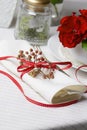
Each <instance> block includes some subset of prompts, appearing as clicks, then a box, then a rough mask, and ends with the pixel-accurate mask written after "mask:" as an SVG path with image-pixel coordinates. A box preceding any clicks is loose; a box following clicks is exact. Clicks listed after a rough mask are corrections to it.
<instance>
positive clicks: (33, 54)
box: [18, 48, 54, 79]
mask: <svg viewBox="0 0 87 130" xmlns="http://www.w3.org/2000/svg"><path fill="white" fill-rule="evenodd" d="M18 59H19V60H20V65H22V64H23V62H22V61H21V59H25V60H27V61H30V62H34V63H40V62H45V61H46V62H47V63H49V61H48V60H47V59H46V58H45V57H44V56H43V53H42V51H41V50H38V49H35V50H34V49H32V48H30V49H29V51H25V52H24V51H23V50H20V51H19V54H18ZM49 65H50V63H49ZM38 74H41V75H42V76H43V78H44V79H47V78H48V79H51V78H54V70H53V69H52V68H51V67H49V68H46V69H44V68H37V67H35V68H34V69H32V70H31V71H30V72H29V75H31V76H32V77H36V76H37V75H38Z"/></svg>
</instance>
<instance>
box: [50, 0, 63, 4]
mask: <svg viewBox="0 0 87 130" xmlns="http://www.w3.org/2000/svg"><path fill="white" fill-rule="evenodd" d="M50 1H51V3H52V4H53V5H55V4H57V3H62V2H63V0H50Z"/></svg>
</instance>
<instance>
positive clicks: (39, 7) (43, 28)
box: [15, 0, 51, 45]
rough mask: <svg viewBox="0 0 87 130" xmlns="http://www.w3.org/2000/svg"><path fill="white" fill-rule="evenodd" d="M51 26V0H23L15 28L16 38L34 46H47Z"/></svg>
mask: <svg viewBox="0 0 87 130" xmlns="http://www.w3.org/2000/svg"><path fill="white" fill-rule="evenodd" d="M50 25H51V9H50V0H22V4H21V6H20V9H19V13H18V17H17V23H16V28H15V38H16V39H23V40H27V41H29V43H30V44H32V45H45V44H46V43H47V40H48V38H49V32H50Z"/></svg>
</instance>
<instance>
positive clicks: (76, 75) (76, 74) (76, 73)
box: [75, 65, 87, 93]
mask: <svg viewBox="0 0 87 130" xmlns="http://www.w3.org/2000/svg"><path fill="white" fill-rule="evenodd" d="M84 67H87V65H82V66H80V67H78V68H77V69H76V71H75V77H76V79H77V80H78V82H80V83H82V82H81V81H80V80H79V79H78V71H79V70H80V69H82V68H84ZM86 87H87V85H86ZM85 93H87V91H86V92H85Z"/></svg>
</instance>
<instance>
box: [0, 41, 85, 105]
mask: <svg viewBox="0 0 87 130" xmlns="http://www.w3.org/2000/svg"><path fill="white" fill-rule="evenodd" d="M29 48H31V46H30V45H29V43H28V42H26V41H23V40H14V41H5V40H4V41H1V42H0V57H1V56H7V55H11V56H17V55H18V51H19V50H24V51H28V50H29ZM1 63H2V64H3V65H4V66H5V67H6V68H7V69H8V70H9V71H10V72H11V73H13V74H15V75H16V76H17V77H20V73H19V72H17V67H18V65H19V63H18V61H17V60H16V59H9V60H5V61H4V60H3V61H1ZM23 81H24V82H25V83H26V84H28V85H29V86H30V87H31V88H33V89H34V91H36V93H38V94H39V95H41V97H43V98H44V99H45V100H46V101H48V102H49V103H60V102H67V101H71V100H74V99H79V98H80V97H81V94H82V93H83V92H85V91H86V87H85V86H84V85H80V84H79V83H78V82H77V81H75V80H74V79H71V78H70V77H68V76H66V75H64V74H63V73H61V72H59V71H56V73H55V78H54V79H52V80H48V79H41V78H40V77H38V78H33V77H31V76H29V75H28V74H25V75H24V76H23Z"/></svg>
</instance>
